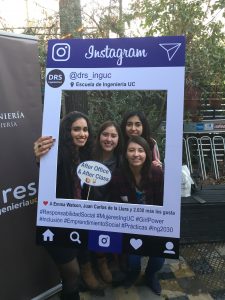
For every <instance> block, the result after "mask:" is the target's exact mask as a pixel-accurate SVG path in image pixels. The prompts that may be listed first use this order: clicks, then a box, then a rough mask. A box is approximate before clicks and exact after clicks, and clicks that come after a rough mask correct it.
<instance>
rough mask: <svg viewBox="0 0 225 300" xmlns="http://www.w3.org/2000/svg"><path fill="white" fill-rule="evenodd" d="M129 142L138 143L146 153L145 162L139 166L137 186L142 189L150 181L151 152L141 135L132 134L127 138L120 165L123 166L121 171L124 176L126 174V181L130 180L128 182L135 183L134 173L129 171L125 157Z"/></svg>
mask: <svg viewBox="0 0 225 300" xmlns="http://www.w3.org/2000/svg"><path fill="white" fill-rule="evenodd" d="M130 143H136V144H138V145H140V146H141V147H142V148H143V149H144V151H145V154H146V159H145V162H144V164H143V166H142V168H141V181H140V184H139V186H138V187H139V188H140V189H144V188H145V187H146V186H147V185H148V184H149V182H150V181H151V178H152V174H151V164H152V154H151V150H150V147H149V144H148V142H147V141H146V140H145V139H144V138H143V137H141V136H132V137H130V138H129V140H128V141H127V143H126V146H125V148H124V152H123V160H122V167H123V172H124V174H125V176H127V178H128V181H129V182H130V184H131V185H132V186H133V185H136V183H135V178H134V175H133V173H132V171H131V168H130V165H129V162H128V159H127V149H128V146H129V145H130Z"/></svg>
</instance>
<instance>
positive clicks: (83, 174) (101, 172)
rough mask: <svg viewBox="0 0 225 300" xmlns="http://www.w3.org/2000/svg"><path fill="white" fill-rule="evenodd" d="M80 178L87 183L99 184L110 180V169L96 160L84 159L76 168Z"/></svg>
mask: <svg viewBox="0 0 225 300" xmlns="http://www.w3.org/2000/svg"><path fill="white" fill-rule="evenodd" d="M77 175H78V176H79V178H80V180H81V181H83V182H85V183H86V184H88V185H92V186H101V185H105V184H107V183H108V182H109V181H110V180H111V172H110V170H109V169H108V168H107V167H106V166H105V165H103V164H101V163H99V162H97V161H84V162H82V163H81V164H79V166H78V168H77Z"/></svg>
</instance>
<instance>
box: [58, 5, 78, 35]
mask: <svg viewBox="0 0 225 300" xmlns="http://www.w3.org/2000/svg"><path fill="white" fill-rule="evenodd" d="M59 17H60V28H61V34H62V37H82V31H81V28H82V20H81V5H80V0H59Z"/></svg>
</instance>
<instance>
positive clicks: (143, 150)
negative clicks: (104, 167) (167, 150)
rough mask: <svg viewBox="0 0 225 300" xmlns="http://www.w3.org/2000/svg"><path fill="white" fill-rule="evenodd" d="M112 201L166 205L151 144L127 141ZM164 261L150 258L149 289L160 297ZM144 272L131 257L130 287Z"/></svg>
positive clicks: (135, 138) (138, 259) (133, 139)
mask: <svg viewBox="0 0 225 300" xmlns="http://www.w3.org/2000/svg"><path fill="white" fill-rule="evenodd" d="M110 197H111V201H114V202H122V203H132V204H140V205H142V204H149V205H159V206H162V205H163V171H162V169H161V168H159V167H158V166H156V165H154V164H152V154H151V150H150V148H149V144H148V143H147V141H146V140H145V139H144V138H142V137H141V136H132V137H130V139H129V140H128V141H127V143H126V146H125V150H124V154H123V158H122V165H121V167H120V168H119V169H118V170H117V171H116V172H114V175H113V177H112V180H111V184H110ZM163 263H164V258H161V257H151V256H149V260H148V264H147V268H146V270H145V279H146V283H147V285H148V286H149V287H150V288H151V289H152V290H153V291H154V292H155V293H156V294H158V295H160V293H161V287H160V283H159V280H158V279H157V276H156V272H157V271H159V270H160V269H161V267H162V265H163ZM140 272H141V256H139V255H128V273H127V280H126V286H127V287H129V286H130V285H132V284H133V283H134V282H135V281H136V279H137V278H138V276H139V274H140Z"/></svg>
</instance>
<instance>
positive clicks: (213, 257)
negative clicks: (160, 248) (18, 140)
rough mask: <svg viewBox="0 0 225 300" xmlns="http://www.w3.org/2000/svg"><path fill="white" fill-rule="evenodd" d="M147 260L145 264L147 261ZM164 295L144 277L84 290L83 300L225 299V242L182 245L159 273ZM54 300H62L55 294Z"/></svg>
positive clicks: (51, 299)
mask: <svg viewBox="0 0 225 300" xmlns="http://www.w3.org/2000/svg"><path fill="white" fill-rule="evenodd" d="M145 263H146V262H145V259H144V260H143V266H144V265H145ZM159 277H160V282H161V285H162V289H163V292H162V296H161V297H158V296H156V295H154V294H153V293H152V292H151V290H150V289H149V288H147V287H145V286H144V285H143V282H142V279H141V277H140V280H139V281H138V283H137V284H136V285H135V286H134V287H132V288H129V289H124V288H123V287H118V288H110V287H108V288H106V290H105V295H102V296H97V295H93V294H91V293H88V292H85V293H81V299H82V300H103V299H107V300H149V299H151V300H160V299H167V300H225V243H210V244H192V245H181V246H180V258H179V260H166V263H165V265H164V267H163V269H162V270H161V271H160V273H159ZM49 299H50V300H59V296H58V295H55V296H53V297H51V298H49Z"/></svg>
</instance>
